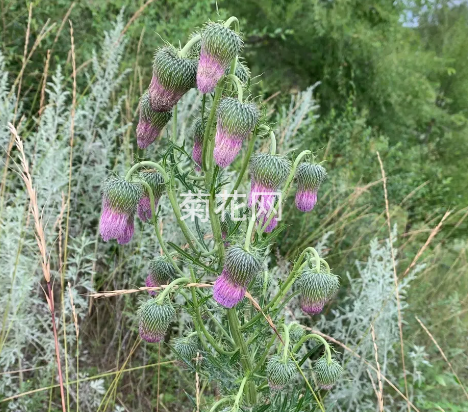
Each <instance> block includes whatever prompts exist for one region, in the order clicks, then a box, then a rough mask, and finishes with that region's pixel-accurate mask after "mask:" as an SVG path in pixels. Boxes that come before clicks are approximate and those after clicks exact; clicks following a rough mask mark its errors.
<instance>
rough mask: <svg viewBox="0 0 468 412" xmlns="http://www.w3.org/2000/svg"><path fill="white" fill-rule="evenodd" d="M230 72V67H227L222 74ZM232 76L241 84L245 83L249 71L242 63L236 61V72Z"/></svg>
mask: <svg viewBox="0 0 468 412" xmlns="http://www.w3.org/2000/svg"><path fill="white" fill-rule="evenodd" d="M230 71H231V67H228V68H227V69H226V71H225V72H224V73H225V74H226V75H227V74H229V73H230ZM234 74H235V75H236V77H237V78H238V79H239V80H240V81H241V82H242V83H247V82H248V81H249V79H250V69H249V68H248V67H247V65H246V64H245V63H244V62H242V61H240V60H238V61H237V64H236V71H235V72H234Z"/></svg>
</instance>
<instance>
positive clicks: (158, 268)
mask: <svg viewBox="0 0 468 412" xmlns="http://www.w3.org/2000/svg"><path fill="white" fill-rule="evenodd" d="M175 277H176V272H175V269H174V266H172V265H171V264H170V263H169V261H168V258H166V257H165V256H158V257H157V258H155V259H153V260H152V261H151V262H150V265H149V271H148V276H147V278H146V282H145V283H146V286H147V287H149V288H155V287H158V286H161V285H168V284H169V283H170V282H171V281H172V280H173V279H174V278H175ZM148 293H149V294H150V295H152V296H154V295H156V294H157V291H156V290H150V291H148Z"/></svg>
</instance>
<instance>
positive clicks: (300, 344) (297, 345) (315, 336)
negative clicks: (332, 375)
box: [292, 333, 332, 363]
mask: <svg viewBox="0 0 468 412" xmlns="http://www.w3.org/2000/svg"><path fill="white" fill-rule="evenodd" d="M309 339H315V340H318V341H320V342H321V343H322V344H323V346H324V347H325V352H326V353H327V362H328V363H331V361H332V355H331V349H330V345H329V344H328V342H327V341H326V340H325V339H324V338H322V337H321V336H320V335H316V334H315V333H311V334H309V335H305V336H303V337H302V338H301V339H300V340H299V342H297V343H296V344H295V345H294V347H293V349H292V353H296V352H297V351H298V350H299V349H300V348H301V346H302V345H303V344H304V343H305V342H306V341H308V340H309Z"/></svg>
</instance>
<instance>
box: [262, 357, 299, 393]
mask: <svg viewBox="0 0 468 412" xmlns="http://www.w3.org/2000/svg"><path fill="white" fill-rule="evenodd" d="M266 373H267V378H268V383H269V385H270V388H271V389H273V390H280V389H283V388H284V387H285V386H286V385H287V384H288V383H290V382H291V380H292V379H293V378H294V375H295V374H296V365H295V363H294V362H293V361H292V359H289V358H288V359H286V361H285V360H284V359H283V358H282V357H281V356H279V355H274V356H272V357H271V358H270V359H269V360H268V363H267V366H266Z"/></svg>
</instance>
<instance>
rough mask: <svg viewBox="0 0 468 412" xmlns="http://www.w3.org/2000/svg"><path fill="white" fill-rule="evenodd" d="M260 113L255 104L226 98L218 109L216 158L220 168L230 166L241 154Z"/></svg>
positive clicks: (214, 153)
mask: <svg viewBox="0 0 468 412" xmlns="http://www.w3.org/2000/svg"><path fill="white" fill-rule="evenodd" d="M258 118H259V111H258V109H257V106H256V105H255V104H253V103H241V102H240V101H239V100H238V99H235V98H232V97H226V98H224V99H222V100H221V102H220V104H219V107H218V114H217V120H218V122H217V125H216V136H215V148H214V152H213V155H214V158H215V161H216V163H217V165H218V166H220V167H222V168H225V167H227V166H229V165H230V164H231V163H232V162H233V161H234V159H235V158H236V156H237V154H238V153H239V151H240V149H241V147H242V142H243V141H244V139H246V138H247V137H248V135H249V133H250V132H251V131H252V130H253V129H254V127H255V125H256V124H257V122H258Z"/></svg>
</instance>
